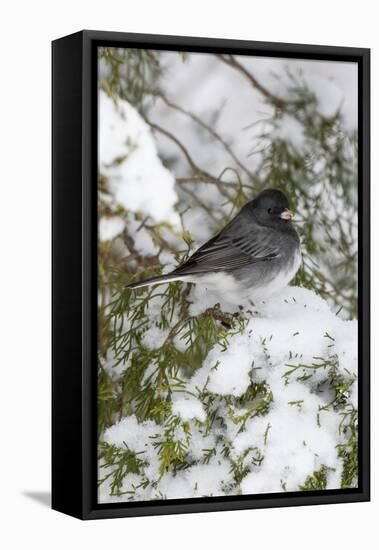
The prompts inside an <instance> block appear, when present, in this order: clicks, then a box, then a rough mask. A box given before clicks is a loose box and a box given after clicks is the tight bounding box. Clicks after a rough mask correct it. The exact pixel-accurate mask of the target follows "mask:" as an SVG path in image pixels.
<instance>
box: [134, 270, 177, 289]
mask: <svg viewBox="0 0 379 550" xmlns="http://www.w3.org/2000/svg"><path fill="white" fill-rule="evenodd" d="M183 279H184V277H183V276H182V277H181V276H178V275H176V274H175V273H168V274H167V275H159V276H158V277H152V278H151V279H145V280H144V281H140V282H139V283H132V284H131V285H128V286H127V288H131V289H135V288H142V287H144V286H149V285H159V284H162V283H170V282H171V281H182V280H183Z"/></svg>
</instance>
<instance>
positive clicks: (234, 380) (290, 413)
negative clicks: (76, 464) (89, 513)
mask: <svg viewBox="0 0 379 550" xmlns="http://www.w3.org/2000/svg"><path fill="white" fill-rule="evenodd" d="M154 302H155V305H154V308H153V309H152V312H154V310H155V313H154V315H158V307H159V306H158V302H159V300H158V299H155V300H154ZM202 306H203V308H206V307H207V304H205V303H203V304H202ZM151 338H152V340H154V341H155V340H156V339H158V340H157V342H156V345H159V342H161V336H160V335H158V334H157V335H156V336H154V332H152V333H151ZM153 345H154V344H153ZM321 358H324V359H325V360H328V359H330V361H334V362H335V364H336V365H337V369H338V373H339V375H341V376H342V377H344V378H345V379H346V380H352V387H351V396H350V398H348V402H349V403H351V404H352V405H353V406H356V405H357V403H356V388H357V382H356V380H355V381H354V378H352V377H353V376H354V374H355V373H356V371H357V324H356V321H344V320H342V319H340V318H339V317H337V316H336V315H335V314H334V313H333V312H332V311H331V310H330V309H329V306H328V305H327V303H326V302H325V301H324V300H323V299H321V298H320V297H319V296H317V295H316V294H314V293H313V292H312V291H309V290H306V289H304V288H300V287H286V288H285V289H284V290H283V291H282V292H281V293H280V294H278V295H277V296H275V297H272V298H271V299H270V300H268V301H267V302H266V303H263V304H261V306H260V308H259V311H258V314H257V315H255V316H252V317H251V318H250V320H249V321H248V323H247V325H246V326H245V328H244V330H243V331H242V332H241V333H238V334H235V335H234V336H232V337H230V341H229V345H228V346H227V348H226V350H224V348H221V347H220V346H216V347H214V348H213V349H212V350H211V351H210V352H209V354H208V356H207V358H206V360H205V362H204V363H203V365H202V367H201V368H200V369H198V370H197V371H196V372H195V374H194V375H193V376H192V378H190V379H189V380H188V383H187V384H186V386H185V388H184V391H182V390H181V391H178V392H174V393H173V394H172V413H173V415H175V416H178V417H179V418H180V419H181V421H182V422H183V423H186V424H187V429H188V426H189V430H190V441H189V443H188V442H187V440H186V437H187V436H186V432H185V430H184V428H183V426H182V425H181V424H180V425H179V426H178V428H177V429H176V431H175V436H174V437H175V440H176V441H182V442H185V445H186V447H187V453H188V456H189V457H192V460H195V461H196V463H195V464H194V465H192V466H191V467H190V468H188V469H185V470H183V471H178V472H177V473H176V474H173V473H172V472H167V473H165V474H164V475H163V476H161V475H160V473H159V464H160V457H159V453H158V451H157V449H156V448H155V447H154V445H153V443H154V442H157V441H162V440H163V439H164V427H163V426H161V425H158V424H156V423H155V422H152V421H145V422H138V421H137V419H136V418H135V416H131V417H126V418H124V419H123V420H121V421H120V422H118V423H117V424H115V425H114V426H112V427H110V428H108V429H107V430H106V432H105V435H104V440H105V441H106V442H108V443H113V444H115V445H117V446H118V447H120V448H123V447H124V444H126V445H127V446H128V448H129V449H130V450H132V451H135V452H137V453H139V452H142V455H139V456H143V457H145V458H146V460H147V462H148V466H146V467H145V469H144V473H143V474H141V476H142V477H141V476H139V481H140V482H141V481H142V480H143V479H148V480H150V482H151V483H153V482H154V481H155V484H152V485H150V489H149V490H147V489H146V488H145V489H144V490H138V491H136V492H134V493H133V499H136V500H146V499H149V498H189V497H198V496H211V495H213V496H215V495H222V494H236V493H238V492H241V493H243V494H256V493H269V492H280V491H285V490H286V491H296V490H299V486H300V485H301V484H303V483H304V482H305V480H306V478H307V477H308V476H310V475H312V474H313V473H314V472H315V471H316V470H318V469H319V468H321V467H322V466H324V467H327V468H328V469H329V470H328V475H327V487H328V488H329V489H330V488H338V487H340V476H341V471H342V462H341V459H340V458H339V457H338V453H337V447H336V446H337V445H338V444H339V443H342V442H343V436H342V435H341V434H340V432H339V424H340V422H341V416H340V414H339V411H338V410H334V409H333V407H330V406H329V407H326V406H327V405H328V404H330V401H331V399H332V397H333V396H332V395H331V394H330V392H326V391H323V390H322V386H320V384H322V382H323V381H325V380H326V378H327V375H328V370H327V368H320V369H315V370H312V369H309V368H308V367H309V366H311V365H317V364H320V362H321ZM298 365H303V367H300V368H299V369H298V370H297V371H296V373H294V374H292V375H289V376H287V378H286V376H285V374H286V373H288V371H289V370H290V369H291V367H296V366H298ZM305 373H306V374H310V373H312V376H311V377H310V378H308V379H304V380H301V379H299V377H301V376H302V375H303V374H305ZM251 380H253V382H259V381H265V383H266V385H267V386H268V388H269V389H270V391H271V392H272V395H273V401H272V402H271V404H270V406H269V408H268V411H267V412H266V413H265V414H263V415H260V416H254V415H253V416H252V417H250V418H249V419H248V420H247V422H246V425H245V427H244V429H242V430H241V425H240V424H239V423H238V422H237V423H236V421H235V418H234V417H233V416H231V410H230V408H229V405H227V402H226V401H224V399H226V398H227V399H230V398H237V397H238V396H240V395H241V394H243V393H244V392H245V391H246V390H247V388H248V386H249V384H250V382H251ZM205 389H206V391H207V392H210V394H211V395H212V394H213V396H214V399H215V401H213V405H211V409H208V406H209V403H207V401H202V398H201V397H200V396H201V394H202V391H203V390H205ZM187 392H188V393H187ZM196 396H197V397H196ZM212 407H216V410H217V414H218V415H219V416H221V417H222V418H223V425H220V424H218V423H216V424H215V425H214V426H213V427H212V430H211V431H210V433H206V432H205V426H206V424H205V422H206V420H207V415H208V413H209V412H210V411H211V410H212ZM246 411H247V409H246V408H244V407H243V408H241V409H238V408H237V409H235V410H234V413H233V414H234V415H243V414H244V413H245V412H246ZM225 444H228V445H229V448H230V457H231V459H233V460H238V459H239V457H244V458H243V464H244V466H246V467H247V471H248V473H247V475H246V476H245V477H244V478H243V480H242V482H241V483H240V485H239V486H238V487H235V486H233V476H232V469H231V463H230V462H229V461H228V459H227V458H225V455H224V454H223V452H222V449H223V445H225ZM212 449H213V450H214V451H213V454H212V456H211V457H210V458H209V460H208V462H204V460H205V456H206V454H207V453H208V452H209V451H210V450H212ZM257 453H258V455H259V456H261V457H263V458H262V460H261V463H260V464H257V463H256V462H254V460H253V459H254V457H255V456H256V455H257ZM128 478H129V476H126V478H125V479H126V480H128ZM132 481H133V483H134V484H136V481H138V480H137V479H136V478H135V476H132V477H131V478H130V480H129V481H125V487H126V488H127V487H130V484H131V482H132ZM137 485H138V483H137ZM125 490H129V489H125ZM99 495H100V498H101V499H103V501H104V502H105V501H107V498H108V497H107V496H106V488H102V489H101V490H100V492H99ZM114 498H115V497H112V499H114ZM120 498H122V497H120Z"/></svg>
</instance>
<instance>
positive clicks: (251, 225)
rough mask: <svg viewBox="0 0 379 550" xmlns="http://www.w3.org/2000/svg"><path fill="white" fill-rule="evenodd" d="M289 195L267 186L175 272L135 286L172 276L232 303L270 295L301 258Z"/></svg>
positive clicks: (260, 298)
mask: <svg viewBox="0 0 379 550" xmlns="http://www.w3.org/2000/svg"><path fill="white" fill-rule="evenodd" d="M292 217H293V214H292V212H291V211H290V209H289V204H288V200H287V197H286V196H285V195H284V194H283V193H282V192H281V191H278V190H276V189H265V190H264V191H262V192H261V193H260V194H259V195H258V196H257V197H256V198H255V199H254V200H252V201H250V202H248V203H247V204H246V205H245V206H244V207H243V208H242V209H241V210H240V212H239V213H238V214H237V215H236V217H235V218H233V220H232V221H231V222H230V223H228V224H227V225H226V226H225V227H224V229H223V230H222V231H221V232H220V233H218V235H216V236H215V237H213V238H212V239H210V240H209V241H208V242H206V243H205V244H203V246H201V247H200V248H199V249H198V250H196V252H195V253H194V254H192V256H190V258H189V259H188V260H187V261H186V262H184V263H183V264H181V265H179V266H178V267H177V268H176V269H174V271H172V272H171V273H168V274H166V275H161V276H159V277H153V278H152V279H147V280H145V281H141V282H139V283H134V284H131V285H129V288H140V287H143V286H147V285H152V284H160V283H168V282H170V281H185V282H192V283H197V284H201V285H203V286H205V287H206V288H208V289H210V290H216V291H218V292H220V294H221V295H222V297H223V298H225V299H226V300H228V301H229V302H235V303H237V304H241V303H242V301H244V300H248V301H250V302H251V303H254V302H257V301H261V300H264V299H266V298H268V297H269V296H271V295H272V294H274V293H275V292H277V291H279V290H281V289H282V288H283V287H285V286H286V285H287V284H288V283H289V282H290V281H291V279H292V278H293V277H294V275H295V274H296V272H297V270H298V269H299V267H300V263H301V253H300V239H299V236H298V234H297V233H296V231H295V229H294V227H293V225H292V223H291V219H292Z"/></svg>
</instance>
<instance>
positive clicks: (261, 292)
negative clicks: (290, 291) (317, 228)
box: [233, 235, 301, 301]
mask: <svg viewBox="0 0 379 550" xmlns="http://www.w3.org/2000/svg"><path fill="white" fill-rule="evenodd" d="M291 237H292V236H291ZM280 244H281V246H280V252H279V254H278V255H277V257H276V258H273V259H271V260H266V261H263V262H259V263H256V264H253V265H252V266H246V267H243V268H241V269H239V270H236V271H234V273H233V275H234V277H235V279H236V281H238V283H239V284H240V285H241V288H244V289H245V290H246V294H247V295H248V296H249V298H250V299H251V300H253V301H254V300H257V301H259V300H264V299H266V298H268V297H270V296H272V295H273V294H275V293H276V292H279V291H280V290H281V289H283V288H284V287H285V286H286V285H287V284H288V283H289V282H290V281H291V280H292V279H293V277H294V276H295V275H296V273H297V271H298V269H299V267H300V265H301V251H300V243H299V239H298V236H297V235H296V236H295V237H293V238H289V239H285V242H284V243H280Z"/></svg>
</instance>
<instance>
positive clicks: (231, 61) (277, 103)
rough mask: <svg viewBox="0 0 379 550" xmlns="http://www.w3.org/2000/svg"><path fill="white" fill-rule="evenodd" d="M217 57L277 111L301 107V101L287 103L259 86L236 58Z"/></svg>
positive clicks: (261, 85)
mask: <svg viewBox="0 0 379 550" xmlns="http://www.w3.org/2000/svg"><path fill="white" fill-rule="evenodd" d="M217 57H218V58H219V59H220V60H221V61H222V62H223V63H226V65H229V66H230V67H232V68H233V69H235V70H237V71H238V72H239V73H241V74H242V75H243V76H244V77H245V78H247V80H248V81H249V82H250V84H252V86H253V87H254V88H255V89H256V90H258V92H260V93H261V94H262V95H263V96H264V97H265V98H266V99H268V101H269V102H270V103H272V105H274V107H276V108H278V109H283V110H284V109H285V108H286V107H289V106H296V107H300V106H301V105H303V101H287V100H285V99H283V98H281V97H279V96H277V95H275V94H273V93H272V92H270V90H268V89H267V88H266V87H265V86H263V84H261V83H260V82H259V81H258V80H257V79H256V78H255V76H254V75H253V74H252V73H251V72H249V71H248V70H247V69H246V67H244V66H243V65H241V63H239V62H238V61H237V60H236V58H235V57H234V56H233V55H223V54H217Z"/></svg>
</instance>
